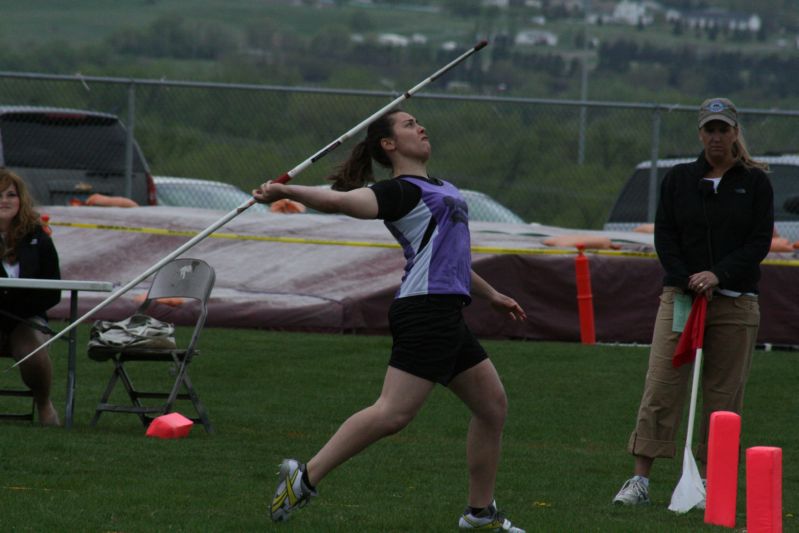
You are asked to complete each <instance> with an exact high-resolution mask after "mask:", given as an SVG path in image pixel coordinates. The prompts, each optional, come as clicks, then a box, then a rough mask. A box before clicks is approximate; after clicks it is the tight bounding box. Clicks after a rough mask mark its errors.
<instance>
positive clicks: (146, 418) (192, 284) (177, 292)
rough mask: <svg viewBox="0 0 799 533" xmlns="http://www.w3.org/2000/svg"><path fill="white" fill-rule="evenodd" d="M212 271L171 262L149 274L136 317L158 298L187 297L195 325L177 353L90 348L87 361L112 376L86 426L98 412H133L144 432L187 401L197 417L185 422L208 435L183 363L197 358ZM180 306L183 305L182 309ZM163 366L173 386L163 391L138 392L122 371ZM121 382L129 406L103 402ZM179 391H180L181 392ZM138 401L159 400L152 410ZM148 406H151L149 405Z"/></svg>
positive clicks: (196, 264) (202, 409)
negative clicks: (105, 365)
mask: <svg viewBox="0 0 799 533" xmlns="http://www.w3.org/2000/svg"><path fill="white" fill-rule="evenodd" d="M215 277H216V276H215V274H214V269H213V268H212V267H211V266H210V265H209V264H208V263H206V262H205V261H201V260H199V259H175V260H174V261H171V262H169V263H167V264H166V265H164V266H163V267H162V268H161V269H160V270H159V271H158V272H157V273H156V275H155V278H154V279H153V283H152V285H151V287H150V290H149V291H148V293H147V296H146V297H145V300H144V302H143V303H142V304H141V306H140V307H139V309H138V313H142V314H147V309H148V307H149V306H150V304H151V303H152V302H153V301H154V300H157V299H159V298H191V299H193V300H196V301H197V302H199V305H198V306H197V307H198V308H199V311H198V313H197V322H196V324H195V326H194V332H193V333H192V336H191V340H190V341H189V343H188V344H187V345H185V346H184V347H180V346H178V347H177V348H156V349H153V348H135V347H134V348H106V347H102V348H96V347H93V348H91V349H89V357H90V358H91V359H93V360H95V361H102V362H105V361H109V360H110V361H111V362H112V363H113V364H114V371H113V373H112V374H111V379H110V380H109V381H108V385H107V386H106V388H105V392H103V395H102V397H101V398H100V402H99V403H98V404H97V408H96V410H95V413H94V417H93V418H92V420H91V425H92V426H94V425H96V424H97V421H98V420H99V419H100V415H101V414H102V413H104V412H113V413H134V414H136V415H138V417H139V419H140V420H141V422H142V424H143V425H144V427H147V426H149V425H150V422H152V420H153V419H154V418H155V417H156V416H159V415H163V414H168V413H170V412H173V411H174V410H175V402H176V401H177V400H189V401H191V403H192V405H193V406H194V409H195V411H196V412H197V417H194V418H192V417H188V418H190V419H191V420H192V421H193V422H195V423H201V424H202V425H203V426H204V427H205V430H206V431H207V432H208V433H212V432H213V428H212V427H211V422H210V421H209V420H208V413H207V412H206V410H205V407H204V406H203V404H202V402H201V401H200V398H199V396H198V395H197V391H196V390H195V389H194V385H193V384H192V382H191V379H190V378H189V372H188V368H189V364H190V363H191V361H192V359H193V358H194V356H195V355H198V354H199V352H198V351H197V341H198V340H199V338H200V332H201V331H202V329H203V326H204V325H205V318H206V316H207V314H208V305H207V304H208V298H209V296H210V295H211V289H213V286H214V280H215ZM184 305H186V304H184ZM131 362H136V363H153V362H155V363H161V364H163V363H169V364H170V367H169V368H170V369H171V370H172V372H173V373H174V378H175V379H174V383H173V385H172V387H171V389H170V390H169V391H168V392H160V391H159V392H144V391H141V390H139V389H137V388H136V387H134V384H133V381H132V379H131V376H130V374H129V372H128V370H126V367H125V365H126V364H127V363H131ZM117 381H121V382H122V385H123V386H124V388H125V391H126V392H127V394H128V397H129V398H130V404H125V405H122V404H115V403H109V398H110V397H111V393H112V392H113V390H114V387H115V386H116V384H117ZM181 389H183V390H184V391H185V392H181ZM142 399H161V400H163V402H162V403H159V404H158V405H145V404H143V403H142V401H141V400H142ZM149 403H152V402H149Z"/></svg>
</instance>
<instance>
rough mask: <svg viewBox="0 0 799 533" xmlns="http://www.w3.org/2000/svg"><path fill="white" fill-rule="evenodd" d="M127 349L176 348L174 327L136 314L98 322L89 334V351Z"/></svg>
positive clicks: (93, 325)
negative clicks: (116, 319) (122, 318)
mask: <svg viewBox="0 0 799 533" xmlns="http://www.w3.org/2000/svg"><path fill="white" fill-rule="evenodd" d="M93 348H95V349H97V348H99V349H103V348H105V349H108V348H113V349H120V348H123V349H127V348H141V349H148V348H153V349H155V348H157V349H169V348H177V345H176V344H175V325H174V324H170V323H169V322H162V321H161V320H158V319H157V318H153V317H151V316H148V315H144V314H141V313H137V314H135V315H132V316H130V317H128V318H126V319H125V320H120V321H119V322H111V321H107V320H98V321H96V322H95V323H94V324H92V328H91V331H90V332H89V350H91V349H93Z"/></svg>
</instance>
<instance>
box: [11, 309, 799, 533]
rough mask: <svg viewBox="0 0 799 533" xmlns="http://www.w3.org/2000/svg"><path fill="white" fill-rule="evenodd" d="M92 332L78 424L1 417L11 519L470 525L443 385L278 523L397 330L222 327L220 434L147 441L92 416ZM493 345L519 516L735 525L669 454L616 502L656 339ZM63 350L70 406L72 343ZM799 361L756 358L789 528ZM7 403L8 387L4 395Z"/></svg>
mask: <svg viewBox="0 0 799 533" xmlns="http://www.w3.org/2000/svg"><path fill="white" fill-rule="evenodd" d="M59 327H61V324H56V328H59ZM79 329H80V334H81V339H80V340H79V347H81V353H80V355H79V359H78V393H77V406H76V414H75V427H74V428H73V429H72V430H66V429H63V428H41V427H39V426H36V425H34V426H31V425H30V424H28V423H16V422H2V423H0V426H2V431H0V502H2V503H1V504H0V509H2V512H0V530H2V531H25V532H27V531H30V532H43V531H47V532H61V531H64V532H112V531H113V532H126V533H132V532H152V531H187V532H194V531H203V532H204V531H212V532H216V531H220V532H221V531H225V532H227V531H247V532H249V531H283V532H287V533H288V532H338V531H341V532H344V531H346V532H353V531H358V532H381V533H382V532H438V531H455V530H457V518H458V516H459V513H460V512H461V510H462V508H463V506H464V505H465V503H466V500H465V498H466V481H467V479H466V464H465V451H464V440H465V439H464V437H465V432H466V425H467V422H468V413H467V411H466V410H465V409H464V407H463V406H462V405H461V404H460V403H459V402H458V401H457V400H456V399H455V398H454V396H453V395H452V394H450V393H448V392H447V391H446V389H443V388H437V389H436V390H435V391H434V393H433V394H432V396H431V398H430V401H429V402H428V404H427V405H426V406H425V407H424V408H423V410H422V412H421V413H420V415H419V416H418V418H417V419H416V420H415V421H414V422H413V423H412V424H411V425H410V426H409V427H408V428H406V429H405V430H404V431H402V432H400V433H399V434H397V435H395V436H392V437H390V438H388V439H385V440H383V441H381V442H379V443H377V444H375V445H374V446H372V447H371V448H369V449H368V450H366V451H365V452H364V453H363V454H361V455H359V456H357V457H355V458H354V459H352V460H351V461H350V462H348V463H347V464H345V465H344V466H343V467H341V468H340V469H338V470H336V471H334V472H333V473H332V474H331V475H330V476H329V477H328V478H326V479H325V480H324V482H323V483H321V484H320V486H319V490H320V496H319V498H317V499H315V500H314V502H313V503H312V504H311V506H310V507H308V508H306V509H303V510H301V511H299V512H298V513H297V514H296V515H295V516H293V517H292V519H291V521H289V522H288V523H285V524H272V523H271V522H270V521H269V518H268V515H267V503H268V501H269V499H270V498H271V495H272V491H273V490H274V485H275V482H276V476H275V473H276V471H277V466H276V465H277V464H278V463H279V462H280V460H281V459H282V458H283V457H286V456H296V457H298V458H300V459H303V460H304V459H307V458H309V457H310V456H311V455H312V454H313V453H314V452H315V451H316V450H317V449H318V448H319V447H320V446H321V445H322V444H323V443H324V442H325V440H326V439H327V438H328V437H329V436H330V435H331V434H332V432H333V431H335V429H336V428H337V427H338V425H339V424H340V423H341V422H342V421H343V420H344V419H345V418H346V417H347V416H349V415H350V414H351V413H352V412H354V411H355V410H357V409H359V408H361V407H364V406H366V405H367V404H369V403H371V402H372V401H373V400H374V399H375V398H376V397H377V395H378V393H379V390H380V386H381V383H382V377H383V374H384V372H385V365H386V361H387V354H388V350H389V347H390V339H388V338H386V337H367V336H347V335H314V334H298V333H278V332H264V331H253V330H223V329H207V330H206V331H205V333H204V336H203V338H202V339H201V349H202V351H203V354H202V355H201V356H200V357H199V358H198V359H196V360H195V362H194V364H193V365H192V369H191V370H192V372H191V374H192V376H193V378H194V381H195V385H196V387H197V389H198V391H199V393H200V396H201V398H202V399H203V401H204V402H205V404H206V406H207V407H208V410H209V412H210V416H211V421H212V422H213V423H214V424H215V428H216V433H215V434H214V435H207V434H206V433H205V432H204V431H203V429H202V428H201V427H195V428H193V430H192V432H191V434H190V436H189V437H188V438H186V439H179V440H160V439H150V438H147V437H145V436H144V429H143V428H142V427H141V425H140V424H139V422H138V419H137V418H136V417H135V416H134V415H128V414H108V413H106V414H104V415H103V416H102V418H101V419H100V422H99V424H98V426H97V427H95V428H91V427H89V425H88V424H89V420H90V418H91V416H92V414H93V412H94V405H95V403H96V401H97V399H98V398H99V396H100V393H101V391H102V388H103V387H104V385H105V381H106V379H107V377H108V375H109V374H110V371H111V367H110V363H109V364H108V366H106V365H104V364H100V363H96V362H94V361H91V360H89V359H88V358H87V357H86V356H85V353H84V350H83V347H85V345H86V333H87V328H86V326H81V327H80V328H79ZM181 334H185V330H181ZM485 345H486V347H487V349H488V350H489V352H490V353H491V355H492V359H493V361H494V363H495V365H496V367H497V368H498V370H499V372H500V374H501V376H502V379H503V381H504V383H505V387H506V389H507V392H508V396H509V399H510V413H509V418H508V423H507V427H506V432H505V437H504V452H503V461H502V464H501V467H500V472H499V479H498V484H497V498H498V501H499V504H500V506H501V507H502V508H504V509H505V510H506V511H507V512H508V514H509V515H510V517H511V518H512V519H513V520H514V522H516V523H518V524H519V525H521V526H523V527H525V528H526V529H527V531H528V532H539V531H540V532H577V531H580V532H583V531H599V532H604V531H609V532H617V531H619V532H621V531H624V532H667V531H669V532H670V531H675V532H683V531H684V532H688V531H691V532H694V531H729V530H728V529H726V528H721V527H712V526H708V525H705V524H704V522H703V515H702V513H701V512H700V511H692V512H690V513H688V514H686V515H675V514H673V513H671V512H670V511H668V510H667V506H668V502H669V499H670V497H671V491H672V490H673V488H674V486H675V484H676V482H677V480H678V479H679V476H680V472H681V466H682V465H681V463H682V460H681V454H680V456H679V457H678V459H675V460H671V461H668V460H663V461H660V462H658V463H656V465H655V469H654V472H653V481H652V483H653V484H652V489H651V496H652V499H653V504H652V505H651V506H649V507H647V508H640V509H627V508H616V507H614V506H612V505H611V504H610V501H611V499H612V498H613V496H614V494H615V493H616V491H617V490H618V488H619V486H620V485H621V483H622V482H623V481H624V480H625V479H626V478H627V477H628V475H629V473H630V470H631V467H632V464H631V458H630V457H629V456H628V455H627V453H626V452H625V444H626V441H627V437H628V435H629V432H630V430H631V429H632V425H633V422H634V420H635V414H636V408H637V405H638V400H639V397H640V393H641V389H642V385H643V378H644V373H645V369H646V357H647V349H646V348H630V347H618V346H592V347H589V346H582V345H579V344H565V343H533V342H519V341H486V342H485ZM53 358H54V361H55V366H56V381H55V391H54V392H55V400H56V401H57V402H58V407H59V408H60V409H62V413H63V398H64V382H65V343H59V345H58V347H57V349H56V351H55V353H54V355H53ZM797 359H799V354H797V353H794V352H758V353H757V355H756V357H755V363H754V367H753V370H752V375H751V378H750V381H749V387H748V391H747V402H746V410H745V413H744V418H743V436H742V445H743V446H744V447H749V446H755V445H769V446H779V447H782V448H783V463H784V464H783V494H784V500H783V512H784V513H783V514H784V526H785V531H791V530H794V531H795V530H797V527H799V522H798V521H797V519H796V513H797V511H799V467H798V466H797V461H796V453H797V450H796V443H797V442H799V434H798V432H797V429H796V425H795V420H796V413H797V412H799V397H797V395H796V392H795V391H796V382H795V377H796V367H797V363H798V362H799V361H798V360H797ZM2 361H3V364H4V365H5V366H7V365H8V361H9V360H7V359H3V360H2ZM153 366H154V365H153ZM159 372H165V370H163V369H159ZM144 373H146V374H148V375H149V374H151V373H152V372H151V371H149V370H148V371H145V372H144ZM159 375H160V374H159ZM133 377H134V380H136V379H137V378H138V377H144V376H143V375H141V376H140V373H136V374H134V376H133ZM151 377H155V376H151ZM12 382H14V383H16V382H18V378H17V376H16V375H15V373H12V372H8V373H4V374H2V375H0V384H6V385H7V384H10V383H12ZM10 401H12V400H11V399H2V402H3V405H4V407H6V406H8V402H10ZM182 407H183V408H179V409H178V410H179V411H180V412H182V413H184V414H190V412H189V410H188V409H187V407H188V406H182ZM680 439H684V437H683V436H681V437H680ZM682 442H683V441H682V440H680V446H679V449H680V450H682ZM744 479H745V470H744V468H743V465H741V468H740V480H741V482H740V486H739V496H738V520H737V530H742V529H743V528H745V526H746V517H745V509H746V505H745V502H746V499H745V498H746V496H745V488H744V486H743V481H744Z"/></svg>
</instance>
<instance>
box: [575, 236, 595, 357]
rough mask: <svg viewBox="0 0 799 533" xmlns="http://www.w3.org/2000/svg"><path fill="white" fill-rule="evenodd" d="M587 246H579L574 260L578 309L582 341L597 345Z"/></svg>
mask: <svg viewBox="0 0 799 533" xmlns="http://www.w3.org/2000/svg"><path fill="white" fill-rule="evenodd" d="M584 249H585V245H582V244H578V245H577V257H575V258H574V271H575V275H576V277H577V307H578V311H579V314H580V341H581V342H582V343H583V344H596V333H595V330H594V296H593V294H592V293H591V270H590V268H589V266H588V258H587V257H586V256H585V255H583V250H584Z"/></svg>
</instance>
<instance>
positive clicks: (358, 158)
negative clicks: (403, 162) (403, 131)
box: [327, 108, 400, 191]
mask: <svg viewBox="0 0 799 533" xmlns="http://www.w3.org/2000/svg"><path fill="white" fill-rule="evenodd" d="M399 112H400V109H398V108H395V109H392V110H390V111H388V112H387V113H386V114H385V115H383V116H381V117H380V118H378V119H377V120H375V121H374V122H372V123H371V124H370V125H369V127H368V128H367V129H366V138H365V139H364V140H362V141H361V142H359V143H358V144H356V145H355V146H354V147H353V149H352V152H350V156H349V158H347V160H346V161H344V162H343V163H341V164H340V165H339V166H338V167H337V168H336V171H335V172H334V173H333V174H331V175H330V176H328V177H327V179H328V180H330V181H332V182H333V185H332V189H333V190H336V191H350V190H352V189H357V188H359V187H363V186H364V185H366V184H367V183H371V182H373V181H375V176H374V172H373V170H372V159H374V160H375V161H377V162H378V163H379V164H380V166H382V167H385V168H391V160H390V159H389V158H388V156H387V155H386V153H385V152H384V151H383V148H382V147H381V146H380V141H381V140H382V139H385V138H394V130H393V127H394V119H393V118H392V116H393V115H394V114H395V113H399Z"/></svg>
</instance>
